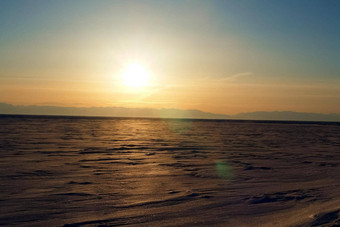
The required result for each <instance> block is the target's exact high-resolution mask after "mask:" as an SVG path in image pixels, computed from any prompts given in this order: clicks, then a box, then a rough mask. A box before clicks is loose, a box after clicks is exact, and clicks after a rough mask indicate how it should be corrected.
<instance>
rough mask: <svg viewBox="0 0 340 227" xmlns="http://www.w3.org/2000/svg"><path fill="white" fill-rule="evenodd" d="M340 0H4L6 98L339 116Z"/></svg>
mask: <svg viewBox="0 0 340 227" xmlns="http://www.w3.org/2000/svg"><path fill="white" fill-rule="evenodd" d="M339 10H340V2H339V1H335V0H334V1H333V0H327V1H314V0H312V1H307V0H301V1H268V0H259V1H239V0H238V1H236V0H232V1H86V0H85V1H72V2H67V1H34V2H31V1H0V27H1V30H2V32H1V33H0V44H1V48H0V102H2V103H9V104H12V105H38V106H39V105H40V106H46V105H52V106H63V107H92V106H98V107H110V106H112V107H127V108H158V109H161V108H176V109H198V110H201V111H205V112H211V113H217V114H227V115H229V114H237V113H242V112H255V111H286V110H289V111H295V112H311V113H340V105H339V104H338V102H339V98H340V86H339V85H340V66H339V64H338V61H339V59H340V50H339V47H340V22H339V21H340V14H339Z"/></svg>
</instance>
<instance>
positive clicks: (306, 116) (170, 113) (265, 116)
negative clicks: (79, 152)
mask: <svg viewBox="0 0 340 227" xmlns="http://www.w3.org/2000/svg"><path fill="white" fill-rule="evenodd" d="M0 114H29V115H67V116H103V117H149V118H192V119H236V120H288V121H336V122H339V121H340V114H318V113H301V112H292V111H274V112H264V111H259V112H249V113H240V114H235V115H224V114H214V113H208V112H203V111H200V110H179V109H164V108H163V109H152V108H125V107H60V106H34V105H30V106H23V105H11V104H7V103H0Z"/></svg>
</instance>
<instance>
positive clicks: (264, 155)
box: [0, 116, 340, 226]
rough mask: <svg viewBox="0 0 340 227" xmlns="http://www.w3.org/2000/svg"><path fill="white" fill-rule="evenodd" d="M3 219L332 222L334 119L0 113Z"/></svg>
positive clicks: (337, 143) (25, 222)
mask: <svg viewBox="0 0 340 227" xmlns="http://www.w3.org/2000/svg"><path fill="white" fill-rule="evenodd" d="M0 152H1V159H0V185H1V187H0V195H1V197H0V208H1V212H0V225H18V226H63V225H65V226H82V225H84V226H86V225H87V226H100V225H102V226H117V225H136V226H200V225H201V226H209V225H217V226H336V225H339V224H340V221H339V210H340V175H339V173H340V124H339V123H338V124H337V123H301V122H255V121H220V120H218V121H213V120H164V119H163V120H160V119H120V118H77V117H33V116H31V117H29V116H21V117H19V116H0Z"/></svg>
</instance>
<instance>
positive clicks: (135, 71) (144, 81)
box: [122, 63, 150, 87]
mask: <svg viewBox="0 0 340 227" xmlns="http://www.w3.org/2000/svg"><path fill="white" fill-rule="evenodd" d="M122 79H123V83H124V85H126V86H128V87H145V86H147V85H149V80H150V73H149V72H148V71H147V70H146V69H145V68H144V67H143V66H142V65H140V64H136V63H133V64H130V65H128V67H127V68H126V69H125V71H124V72H123V74H122Z"/></svg>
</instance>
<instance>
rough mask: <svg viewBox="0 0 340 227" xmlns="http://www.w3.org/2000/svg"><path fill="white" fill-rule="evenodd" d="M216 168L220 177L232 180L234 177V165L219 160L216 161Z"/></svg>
mask: <svg viewBox="0 0 340 227" xmlns="http://www.w3.org/2000/svg"><path fill="white" fill-rule="evenodd" d="M215 168H216V172H217V175H218V176H219V177H220V178H222V179H226V180H230V179H231V178H232V177H233V171H232V167H231V166H230V165H229V164H228V163H226V162H223V161H217V162H215Z"/></svg>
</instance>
